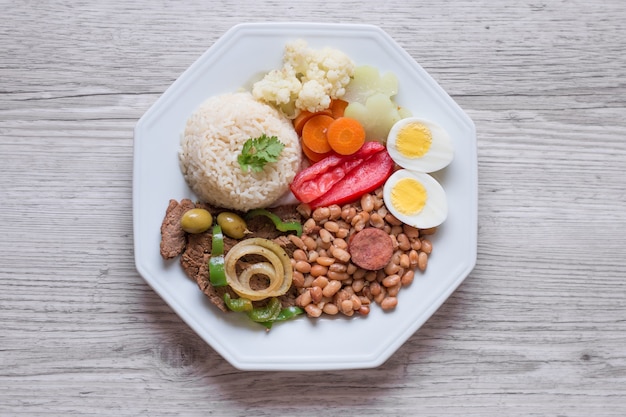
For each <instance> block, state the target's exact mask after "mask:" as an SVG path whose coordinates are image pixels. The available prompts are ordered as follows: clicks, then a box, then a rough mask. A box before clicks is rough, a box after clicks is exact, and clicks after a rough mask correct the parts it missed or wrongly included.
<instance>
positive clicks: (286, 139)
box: [179, 93, 302, 211]
mask: <svg viewBox="0 0 626 417" xmlns="http://www.w3.org/2000/svg"><path fill="white" fill-rule="evenodd" d="M264 133H265V134H266V135H267V136H276V137H278V139H279V140H280V141H281V142H282V143H284V144H285V147H284V149H283V151H282V152H281V154H280V157H279V160H278V161H277V162H273V163H268V164H266V165H265V167H264V168H263V171H262V172H253V171H251V170H248V171H247V172H244V171H243V170H242V169H241V167H240V166H239V163H238V162H237V156H238V155H239V154H240V153H241V149H242V148H243V144H244V143H245V142H246V141H247V140H248V139H250V138H257V137H259V136H261V135H262V134H264ZM301 155H302V154H301V148H300V142H299V139H298V135H297V134H296V132H295V131H294V129H293V127H292V124H291V122H290V121H289V120H288V119H286V118H285V117H284V116H282V115H281V114H280V113H279V112H278V111H277V110H275V109H274V108H272V107H270V106H269V105H267V104H264V103H261V102H258V101H256V100H255V99H254V98H253V97H252V95H251V94H249V93H233V94H224V95H220V96H215V97H211V98H209V99H208V100H206V101H205V102H204V103H202V104H201V105H200V106H199V107H198V108H197V109H196V111H195V112H194V113H193V114H192V115H191V117H190V118H189V119H188V120H187V124H186V126H185V132H184V135H183V138H182V140H181V149H180V154H179V158H180V163H181V169H182V172H183V175H184V177H185V180H186V181H187V184H189V187H190V188H191V189H192V191H193V192H194V193H195V194H196V196H197V197H198V198H199V199H200V200H202V201H204V202H207V203H210V204H213V205H216V206H220V207H226V208H230V209H234V210H241V211H247V210H250V209H253V208H259V207H267V206H269V205H271V204H272V203H273V202H274V201H276V200H277V199H278V198H279V197H281V196H282V195H283V194H285V193H286V192H287V191H288V190H289V184H290V183H291V181H292V180H293V178H294V176H295V175H296V173H297V172H298V168H299V167H300V162H301V158H302V156H301Z"/></svg>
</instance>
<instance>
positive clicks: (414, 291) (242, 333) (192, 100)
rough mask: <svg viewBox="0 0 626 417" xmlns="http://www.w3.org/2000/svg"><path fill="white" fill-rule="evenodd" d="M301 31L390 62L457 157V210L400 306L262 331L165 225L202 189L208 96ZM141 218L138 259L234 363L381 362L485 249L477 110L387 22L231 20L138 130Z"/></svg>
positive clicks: (324, 365) (447, 181)
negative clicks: (200, 276)
mask: <svg viewBox="0 0 626 417" xmlns="http://www.w3.org/2000/svg"><path fill="white" fill-rule="evenodd" d="M295 39H304V40H306V41H307V42H308V44H309V46H310V47H313V48H321V47H325V46H330V47H334V48H338V49H340V50H342V51H344V52H345V53H347V54H348V55H349V56H350V57H351V58H352V59H353V60H354V61H355V63H356V64H357V65H364V64H369V65H374V66H376V67H378V68H379V70H380V71H381V72H386V71H392V72H393V73H394V74H396V76H397V77H398V80H399V93H398V95H397V96H396V101H397V102H398V103H399V104H400V105H402V106H404V107H406V108H408V109H409V110H410V111H411V112H412V113H413V115H414V116H419V117H423V118H426V119H430V120H432V121H435V122H437V123H439V124H440V125H442V126H443V127H445V128H446V129H447V130H448V132H449V133H450V135H451V138H452V140H453V144H454V146H455V159H454V161H453V162H452V164H450V165H449V166H448V167H447V168H446V169H445V170H443V171H440V172H438V173H436V175H435V176H436V177H437V179H438V180H439V181H440V182H441V184H442V185H443V187H444V189H445V190H446V193H447V196H448V204H449V208H450V209H449V214H448V219H447V220H446V222H445V223H444V224H443V225H442V226H441V227H440V228H439V231H438V233H437V234H436V235H435V236H434V240H433V243H434V251H433V253H432V255H431V257H430V258H429V265H428V269H427V271H426V272H425V273H423V274H421V273H419V272H418V273H417V274H416V279H415V280H414V282H413V283H412V284H411V285H410V286H409V287H407V288H403V289H402V291H400V294H399V297H398V299H399V302H398V306H397V308H396V309H395V310H394V311H391V312H388V313H385V312H383V311H382V310H381V309H380V308H379V307H378V306H374V307H373V308H372V311H371V313H370V314H369V315H368V316H366V317H360V316H359V317H357V316H355V317H352V318H345V317H334V318H321V319H309V318H306V317H304V318H299V319H296V320H292V321H289V322H285V323H280V324H278V325H276V326H274V327H273V329H272V330H271V331H270V332H265V331H264V330H263V329H262V328H261V327H260V326H258V325H256V324H254V323H250V322H248V321H247V320H246V318H245V316H243V315H241V314H224V313H222V312H220V311H219V310H218V309H217V308H215V307H214V306H213V305H211V304H210V302H208V300H207V299H206V297H205V296H204V294H202V292H201V291H200V290H199V289H198V287H197V285H196V284H195V282H192V281H191V280H189V279H188V278H187V277H186V276H185V274H184V272H183V271H182V269H181V267H180V265H179V262H178V259H177V260H174V261H164V260H163V259H162V258H161V256H160V253H159V242H160V238H161V237H160V225H161V221H162V219H163V215H164V214H165V209H166V207H167V205H168V201H169V199H171V198H174V199H177V200H180V199H182V198H192V199H194V198H195V196H194V195H193V193H192V192H191V191H190V190H189V188H188V187H187V185H186V183H185V181H184V179H183V176H182V174H181V172H180V169H179V165H178V148H179V142H180V135H181V133H182V131H183V129H184V125H185V121H186V119H187V118H188V117H189V116H190V115H191V113H192V112H193V111H194V110H195V108H196V107H197V106H198V105H199V104H200V103H201V102H202V101H204V100H205V99H207V98H208V97H210V96H212V95H216V94H221V93H227V92H233V91H236V90H238V89H240V88H242V87H245V86H249V85H250V81H251V80H252V79H255V78H257V77H258V76H259V74H262V73H263V72H266V71H268V70H271V69H274V68H278V67H280V66H281V64H282V54H283V48H284V46H285V43H286V42H288V41H290V40H295ZM133 222H134V225H133V227H134V249H135V260H136V267H137V270H138V271H139V273H140V274H141V275H142V276H143V278H144V279H145V280H146V281H147V282H148V284H149V285H150V286H151V287H152V288H153V289H154V290H155V291H156V292H157V293H158V294H159V295H160V296H161V297H162V298H163V299H164V300H165V301H166V302H167V303H168V304H169V305H170V306H171V307H172V308H173V309H174V311H176V313H177V314H178V315H179V316H180V317H181V318H182V319H183V320H184V321H185V322H186V323H187V324H188V325H189V326H191V328H193V329H194V331H196V332H197V334H198V335H200V337H202V338H203V339H204V340H205V341H206V342H207V343H208V344H210V345H211V346H212V347H213V348H214V349H215V350H216V351H217V352H219V353H220V354H221V355H222V356H223V357H224V358H225V359H226V360H227V361H228V362H230V363H231V364H232V365H233V366H234V367H236V368H238V369H242V370H331V369H354V368H371V367H376V366H379V365H380V364H382V363H384V362H385V361H386V360H387V359H388V358H389V357H390V356H391V355H393V354H394V352H395V351H396V350H397V349H398V348H399V347H400V346H401V345H402V344H403V343H404V342H405V341H406V340H407V339H408V338H409V337H410V336H411V335H412V334H413V333H414V332H415V331H416V330H417V329H418V328H419V327H420V326H421V325H422V324H423V323H424V322H425V321H426V320H427V319H428V318H429V317H430V316H431V315H432V314H433V313H434V312H435V311H436V310H437V309H438V308H439V307H440V306H441V304H442V303H443V302H444V301H445V300H446V299H447V298H448V297H449V296H450V294H451V293H452V292H453V291H454V290H455V289H456V288H457V287H458V286H459V284H460V283H461V282H462V281H463V280H464V279H465V278H466V277H467V275H468V274H469V273H470V272H471V270H472V269H473V267H474V265H475V262H476V248H477V158H476V133H475V127H474V124H473V122H472V121H471V119H470V118H469V117H468V116H467V115H466V114H465V113H464V112H463V111H462V110H461V108H460V107H459V106H458V105H457V104H456V103H455V102H454V101H453V100H452V99H451V98H450V97H449V96H448V95H447V94H446V92H445V91H444V90H443V89H442V88H441V87H440V86H439V85H438V84H437V83H436V82H435V81H434V80H433V79H432V78H431V77H430V76H429V75H428V74H427V73H426V72H425V71H424V69H423V68H422V67H420V66H419V65H418V64H417V63H416V62H415V61H414V60H413V59H412V58H411V56H410V55H409V54H408V53H406V52H405V51H404V50H403V49H402V48H401V47H400V46H399V45H398V44H396V43H395V42H394V41H393V39H392V38H391V37H390V36H389V35H387V34H386V33H385V32H384V31H382V30H381V29H379V28H378V27H375V26H370V25H349V24H346V25H344V24H316V23H261V24H241V25H237V26H235V27H233V28H232V29H230V30H229V31H228V32H227V33H225V34H224V36H222V37H221V38H220V39H219V40H218V41H217V42H215V44H213V45H212V46H211V47H210V48H209V49H208V50H207V51H206V52H205V53H204V54H203V55H202V56H201V57H200V58H199V59H198V60H197V61H196V62H195V63H194V64H193V65H191V67H189V69H187V70H186V71H185V72H184V73H183V74H182V75H181V76H180V78H178V79H177V80H176V81H175V82H174V83H173V84H172V86H171V87H170V88H168V89H167V91H165V93H164V94H163V95H162V96H161V97H160V98H159V99H158V100H157V102H156V103H155V104H154V105H153V106H152V107H151V108H150V109H149V110H148V111H147V112H146V114H145V115H144V116H143V117H142V118H141V119H140V120H139V122H138V123H137V125H136V128H135V143H134V172H133Z"/></svg>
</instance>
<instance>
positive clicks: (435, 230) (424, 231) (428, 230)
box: [420, 227, 437, 236]
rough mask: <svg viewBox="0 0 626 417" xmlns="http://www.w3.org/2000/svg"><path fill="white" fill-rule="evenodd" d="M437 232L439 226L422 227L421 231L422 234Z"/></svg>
mask: <svg viewBox="0 0 626 417" xmlns="http://www.w3.org/2000/svg"><path fill="white" fill-rule="evenodd" d="M435 233H437V227H431V228H429V229H422V230H421V231H420V234H421V235H422V236H428V235H434V234H435Z"/></svg>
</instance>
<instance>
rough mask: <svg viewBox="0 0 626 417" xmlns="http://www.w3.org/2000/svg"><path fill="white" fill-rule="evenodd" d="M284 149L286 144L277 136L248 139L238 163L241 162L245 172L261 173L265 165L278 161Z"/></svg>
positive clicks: (264, 135) (240, 164)
mask: <svg viewBox="0 0 626 417" xmlns="http://www.w3.org/2000/svg"><path fill="white" fill-rule="evenodd" d="M284 147H285V144H284V143H282V142H281V141H279V140H278V138H277V137H276V136H267V135H266V134H265V133H263V134H262V135H261V136H259V137H258V138H255V139H253V138H250V139H248V140H247V141H246V143H244V144H243V149H242V150H241V154H240V155H239V156H238V157H237V162H239V166H240V167H241V169H242V171H243V172H248V170H252V171H254V172H261V171H263V167H264V166H265V164H267V163H269V162H276V161H278V157H279V156H280V153H281V152H282V150H283V148H284Z"/></svg>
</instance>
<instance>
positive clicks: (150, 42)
mask: <svg viewBox="0 0 626 417" xmlns="http://www.w3.org/2000/svg"><path fill="white" fill-rule="evenodd" d="M211 3H213V2H203V1H184V2H174V1H161V0H156V1H154V0H153V1H137V2H126V1H120V0H115V1H113V0H110V1H81V2H72V1H62V0H57V1H47V0H42V1H7V0H0V9H1V10H2V13H1V14H2V18H1V19H0V225H1V226H0V415H2V416H17V415H25V416H40V415H46V416H48V415H65V416H70V415H129V416H138V415H142V416H143V415H145V416H161V415H184V416H195V415H198V416H207V415H215V416H218V415H219V416H226V415H229V416H230V415H232V416H243V415H257V416H276V415H289V416H296V415H298V416H300V415H301V416H309V415H319V416H322V415H323V416H338V415H347V416H357V415H359V416H360V415H372V416H379V415H403V416H405V415H417V414H420V415H442V416H452V415H459V416H461V415H462V416H470V415H471V416H513V415H519V416H528V415H538V416H585V417H586V416H623V415H626V348H625V347H624V346H625V345H626V191H625V190H626V180H625V175H626V135H625V133H626V99H625V97H626V82H625V81H624V80H625V79H626V3H624V2H623V1H622V0H608V1H603V2H593V1H551V0H546V1H522V2H519V1H513V0H505V1H499V2H490V1H478V2H466V1H460V0H459V1H455V0H452V1H447V2H439V1H430V0H429V1H423V2H419V5H418V2H414V3H415V4H414V5H413V2H406V1H395V0H393V1H388V2H379V1H358V2H357V1H347V2H341V3H340V2H325V1H319V2H293V1H292V2H283V1H252V0H238V1H228V2H215V3H217V4H211ZM287 18H289V19H291V20H296V21H322V22H362V23H371V24H375V25H378V26H380V27H381V28H383V29H384V30H385V31H387V32H388V33H389V34H390V35H391V36H393V37H394V38H395V39H396V40H397V41H398V43H399V44H400V45H401V46H403V47H404V48H405V49H406V50H407V51H408V52H409V53H410V54H411V55H412V56H413V57H414V58H415V59H416V60H417V61H418V62H419V63H420V64H421V65H422V66H423V67H424V68H425V69H426V70H427V71H428V72H429V73H430V74H431V75H432V76H433V77H434V78H435V79H436V80H437V81H438V82H439V83H440V84H441V85H442V87H443V88H444V89H445V90H446V91H448V93H449V94H450V95H451V96H452V97H453V98H454V99H455V100H456V101H457V102H458V103H459V104H460V105H461V106H462V107H463V108H464V109H465V111H466V112H467V113H468V114H469V115H470V117H472V118H473V120H474V121H475V123H476V126H477V131H478V162H479V246H478V261H477V266H476V268H475V270H474V271H473V272H472V274H471V275H470V276H469V277H468V278H467V280H466V281H465V282H464V283H463V284H462V285H461V287H460V288H459V289H458V290H457V291H456V292H455V293H454V294H453V296H452V297H451V298H450V299H449V300H448V301H447V302H446V303H445V304H444V305H443V306H442V308H441V309H440V310H439V311H438V312H437V313H436V314H435V315H434V316H433V317H432V318H431V319H430V320H429V321H428V322H427V323H426V324H425V325H424V326H423V327H422V328H421V329H420V330H419V331H418V332H417V333H416V334H415V335H413V337H411V338H410V339H409V341H408V342H407V343H406V344H405V345H403V347H402V348H401V349H400V350H399V351H398V352H397V353H396V354H395V355H394V356H393V357H392V358H391V359H390V360H389V361H387V362H386V363H385V364H384V365H383V366H381V367H379V368H376V369H370V370H357V371H336V372H317V373H316V372H310V373H305V372H252V373H250V372H241V371H238V370H236V369H234V368H233V367H232V366H230V365H229V364H228V363H227V362H226V361H224V360H223V359H222V358H221V357H220V356H219V355H218V354H217V353H216V352H215V351H214V350H213V349H212V348H211V347H209V346H208V345H206V344H205V343H204V342H203V341H202V340H201V339H200V338H199V337H198V336H197V335H196V334H195V333H194V332H193V331H191V330H190V328H188V327H187V326H186V325H185V324H184V323H183V322H182V321H181V319H180V318H179V317H178V316H177V315H176V314H175V313H174V312H173V311H172V310H171V309H170V308H169V307H168V306H167V305H166V304H165V303H164V302H163V301H162V300H161V298H160V297H159V296H157V295H156V294H155V293H154V292H153V291H152V290H151V289H150V288H149V287H148V285H147V284H146V283H145V282H144V280H143V279H142V278H141V277H140V276H139V274H138V273H137V272H136V270H135V266H134V259H133V234H132V216H131V209H132V202H131V188H132V181H131V177H132V160H133V127H134V125H135V123H136V122H137V120H138V119H139V117H140V116H141V115H142V114H143V113H144V112H145V111H146V110H147V109H148V108H149V107H150V106H151V105H152V104H153V103H154V102H155V100H156V99H157V98H158V97H159V95H160V94H161V93H162V92H163V91H164V90H165V89H166V88H167V87H168V86H169V85H170V84H171V83H172V82H173V81H174V80H175V79H176V78H177V77H178V76H179V75H180V74H181V73H182V71H183V70H184V69H185V68H186V67H188V66H189V65H190V64H191V63H192V62H193V61H194V60H195V59H197V58H198V57H199V56H200V55H201V53H202V52H203V51H204V50H205V49H206V48H208V47H209V46H210V45H211V44H212V43H213V42H214V41H215V40H216V39H217V38H218V37H219V36H221V35H222V34H223V33H224V32H225V31H226V30H227V29H229V28H230V27H231V26H232V25H234V24H236V23H240V22H252V21H267V20H277V19H279V20H284V19H287Z"/></svg>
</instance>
